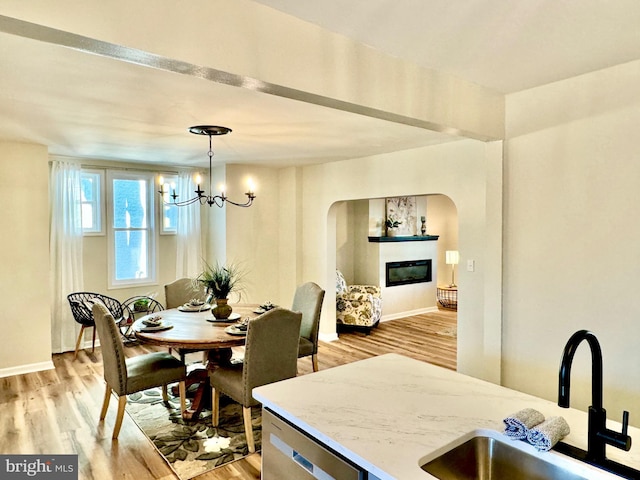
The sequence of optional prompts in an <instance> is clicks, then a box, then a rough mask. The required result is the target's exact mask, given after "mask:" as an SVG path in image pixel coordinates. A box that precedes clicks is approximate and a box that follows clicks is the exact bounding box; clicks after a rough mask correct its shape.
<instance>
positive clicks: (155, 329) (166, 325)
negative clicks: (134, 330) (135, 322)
mask: <svg viewBox="0 0 640 480" xmlns="http://www.w3.org/2000/svg"><path fill="white" fill-rule="evenodd" d="M170 328H173V325H171V324H170V323H169V322H163V323H161V324H160V325H156V326H147V325H145V326H144V327H142V328H140V329H139V330H138V331H139V332H159V331H161V330H169V329H170Z"/></svg>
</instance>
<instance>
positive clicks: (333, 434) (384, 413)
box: [253, 354, 640, 480]
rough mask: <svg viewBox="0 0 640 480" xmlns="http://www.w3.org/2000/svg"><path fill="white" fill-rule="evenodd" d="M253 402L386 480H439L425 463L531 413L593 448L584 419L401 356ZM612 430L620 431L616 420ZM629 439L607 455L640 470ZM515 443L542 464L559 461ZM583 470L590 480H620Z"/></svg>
mask: <svg viewBox="0 0 640 480" xmlns="http://www.w3.org/2000/svg"><path fill="white" fill-rule="evenodd" d="M253 395H254V397H255V398H256V399H257V400H259V401H260V402H262V404H263V405H264V406H266V407H268V408H269V409H271V410H272V411H274V412H276V413H277V414H279V415H280V416H282V417H283V418H285V419H286V420H288V421H289V422H290V423H292V424H294V425H296V426H297V427H299V428H301V429H302V430H304V431H306V432H307V433H309V434H310V435H311V436H313V437H315V438H317V439H318V440H319V441H320V442H322V443H324V444H325V445H327V446H329V447H330V448H332V449H333V450H335V451H337V452H339V453H340V454H342V455H343V456H345V457H346V458H348V459H350V460H351V461H352V462H354V463H356V464H357V465H359V466H361V467H363V468H364V469H365V470H367V471H369V472H370V473H372V474H374V475H375V476H377V477H379V478H380V479H381V480H386V479H389V480H391V479H397V480H413V479H416V480H425V479H430V478H434V477H432V476H431V475H429V474H428V473H426V472H424V471H423V470H422V469H421V468H420V465H419V464H420V460H421V459H422V458H424V457H426V456H427V455H429V454H430V453H433V452H435V451H437V450H439V449H442V447H444V446H446V445H447V444H449V443H450V442H453V441H455V440H456V439H459V438H460V437H461V436H463V435H466V434H468V433H469V432H471V431H473V430H476V429H490V430H495V431H499V432H502V431H503V428H504V424H503V422H502V419H503V418H505V417H506V416H508V415H510V414H512V413H514V412H517V411H518V410H520V409H522V408H526V407H531V408H535V409H537V410H539V411H540V412H542V413H543V414H544V415H545V417H551V416H555V415H559V416H563V417H564V418H565V419H566V420H567V422H568V423H569V426H570V427H571V433H570V434H569V435H568V436H567V437H566V438H565V439H564V440H563V441H564V442H566V443H569V444H571V445H574V446H576V447H579V448H582V449H586V445H587V414H586V413H585V412H582V411H579V410H576V409H573V408H569V409H565V408H560V407H558V406H557V405H556V404H555V403H554V402H550V401H547V400H543V399H540V398H537V397H534V396H531V395H527V394H524V393H521V392H517V391H514V390H510V389H508V388H504V387H501V386H499V385H495V384H492V383H489V382H485V381H483V380H478V379H476V378H472V377H468V376H465V375H462V374H459V373H456V372H453V371H451V370H447V369H444V368H441V367H437V366H434V365H431V364H428V363H424V362H420V361H418V360H413V359H410V358H407V357H404V356H402V355H397V354H388V355H382V356H378V357H373V358H370V359H367V360H362V361H359V362H354V363H350V364H347V365H342V366H340V367H335V368H331V369H327V370H322V371H320V372H317V373H313V374H308V375H301V376H298V377H296V378H292V379H290V380H285V381H283V382H278V383H275V384H271V385H265V386H263V387H259V388H256V389H254V393H253ZM605 408H606V404H605ZM609 414H610V415H615V412H609ZM619 414H620V417H621V416H622V412H619ZM607 426H608V428H611V429H614V430H617V431H620V430H621V426H620V424H619V423H617V422H613V421H611V420H609V421H608V423H607ZM629 435H630V436H631V437H632V438H633V440H634V442H636V443H635V444H634V446H632V448H631V450H630V451H629V452H624V451H622V450H618V449H616V448H613V447H607V457H608V458H610V459H612V460H615V461H617V462H620V463H623V464H625V465H628V466H631V467H633V468H635V469H640V429H638V428H633V427H629ZM515 443H518V444H522V446H521V447H522V449H524V450H525V451H527V452H529V453H533V454H534V455H537V456H542V455H547V456H557V455H560V454H558V453H556V452H554V451H550V452H543V453H538V452H537V451H536V450H535V449H534V448H533V447H532V446H531V445H529V444H527V443H526V442H522V441H515ZM519 447H520V445H519ZM576 463H577V464H578V465H577V467H576V468H579V469H581V470H582V473H583V475H584V474H585V472H587V473H588V475H587V478H590V479H596V478H602V479H607V478H615V479H619V478H620V477H618V476H614V475H611V474H605V473H604V472H603V471H601V470H599V469H595V468H594V467H591V466H589V465H587V464H584V463H582V462H576Z"/></svg>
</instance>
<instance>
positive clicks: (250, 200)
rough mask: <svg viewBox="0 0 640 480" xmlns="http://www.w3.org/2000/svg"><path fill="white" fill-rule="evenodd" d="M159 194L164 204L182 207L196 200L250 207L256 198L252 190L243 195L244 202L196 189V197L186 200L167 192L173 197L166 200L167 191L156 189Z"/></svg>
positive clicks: (219, 205)
mask: <svg viewBox="0 0 640 480" xmlns="http://www.w3.org/2000/svg"><path fill="white" fill-rule="evenodd" d="M158 193H159V194H160V198H161V199H162V203H163V204H164V205H175V206H177V207H184V206H186V205H191V204H193V203H196V202H200V205H205V204H207V205H209V206H210V207H212V206H214V205H215V206H216V207H220V208H222V207H223V206H224V204H225V202H226V203H230V204H231V205H235V206H236V207H250V206H251V204H252V203H253V200H254V199H255V198H256V196H255V194H254V193H252V192H247V193H245V195H246V196H247V201H246V202H245V203H239V202H234V201H232V200H229V199H228V198H227V197H226V196H225V195H203V194H202V193H204V192H202V191H198V190H196V191H195V193H197V194H198V196H197V197H193V198H190V199H188V200H183V201H180V202H179V201H178V195H177V194H176V193H172V194H169V196H170V197H171V198H172V199H173V200H172V201H167V200H166V199H165V195H166V194H167V193H168V192H166V191H164V190H163V189H160V190H158Z"/></svg>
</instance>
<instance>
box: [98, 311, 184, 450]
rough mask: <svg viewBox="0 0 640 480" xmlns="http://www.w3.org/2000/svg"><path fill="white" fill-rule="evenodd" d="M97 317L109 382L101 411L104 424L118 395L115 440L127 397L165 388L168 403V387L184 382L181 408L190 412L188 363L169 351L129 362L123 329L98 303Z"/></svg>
mask: <svg viewBox="0 0 640 480" xmlns="http://www.w3.org/2000/svg"><path fill="white" fill-rule="evenodd" d="M92 312H93V317H94V319H95V322H96V328H97V330H98V337H99V338H100V346H101V349H102V365H103V370H104V379H105V381H106V383H107V385H106V391H105V395H104V401H103V403H102V411H101V412H100V421H101V422H102V421H103V420H104V418H105V417H106V415H107V409H108V408H109V399H110V398H111V392H112V391H113V392H115V394H116V395H117V396H118V413H117V415H116V423H115V425H114V427H113V437H112V438H114V439H115V438H118V434H119V433H120V427H121V426H122V418H123V416H124V407H125V405H126V403H127V395H129V394H131V393H135V392H139V391H141V390H146V389H148V388H152V387H157V386H160V385H162V398H163V399H164V400H165V401H167V400H168V395H167V384H169V383H173V382H180V409H181V411H183V412H184V411H185V409H186V397H185V395H186V388H185V378H186V375H187V372H186V368H185V366H184V363H182V362H181V361H180V360H178V359H177V358H175V357H174V356H172V355H171V354H169V353H167V352H154V353H147V354H144V355H138V356H136V357H132V358H127V359H125V355H124V346H123V343H122V337H121V335H120V329H119V328H118V325H117V324H116V322H115V321H114V319H113V316H112V315H111V314H110V313H109V311H108V310H107V309H106V308H105V307H104V305H102V304H99V303H98V304H95V305H94V306H93V309H92Z"/></svg>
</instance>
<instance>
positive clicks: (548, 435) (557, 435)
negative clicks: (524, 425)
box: [527, 417, 570, 452]
mask: <svg viewBox="0 0 640 480" xmlns="http://www.w3.org/2000/svg"><path fill="white" fill-rule="evenodd" d="M569 432H570V429H569V424H568V423H567V421H566V420H565V419H564V418H562V417H549V418H548V419H546V420H545V421H544V422H542V423H541V424H540V425H536V426H535V427H534V428H532V429H531V430H529V433H528V434H527V440H528V441H529V443H530V444H531V445H533V446H534V447H536V448H537V449H538V450H540V451H541V452H546V451H547V450H551V449H552V448H553V446H554V445H555V444H556V443H558V442H559V441H560V440H562V439H563V438H564V437H566V436H567V435H569Z"/></svg>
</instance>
